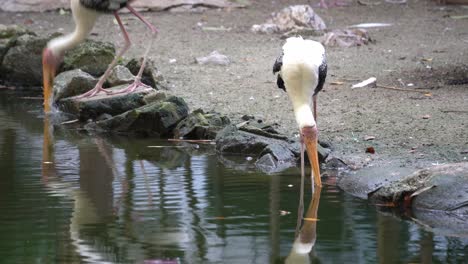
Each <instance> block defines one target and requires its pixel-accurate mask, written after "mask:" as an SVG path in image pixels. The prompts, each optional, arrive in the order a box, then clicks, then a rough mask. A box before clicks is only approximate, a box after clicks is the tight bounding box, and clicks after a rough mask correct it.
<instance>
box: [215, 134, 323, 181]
mask: <svg viewBox="0 0 468 264" xmlns="http://www.w3.org/2000/svg"><path fill="white" fill-rule="evenodd" d="M241 129H242V130H241ZM216 149H217V151H218V152H220V153H221V154H223V155H226V154H227V155H250V156H253V157H254V159H255V166H256V167H257V168H258V169H259V170H261V171H263V172H267V173H272V172H277V171H281V170H284V169H286V168H289V167H293V166H296V165H297V163H298V161H299V158H300V145H299V143H298V142H297V141H291V140H288V139H287V137H285V136H284V135H276V134H271V133H268V132H266V131H264V130H261V129H258V128H256V127H252V126H250V127H249V126H243V127H242V128H237V127H236V126H234V125H229V126H227V127H226V128H224V129H223V130H221V131H220V132H219V133H218V135H217V137H216ZM321 150H322V153H320V152H319V157H320V160H321V161H322V162H323V161H324V160H325V158H326V156H327V155H328V153H329V150H325V149H321Z"/></svg>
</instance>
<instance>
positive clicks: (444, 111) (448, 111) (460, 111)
mask: <svg viewBox="0 0 468 264" xmlns="http://www.w3.org/2000/svg"><path fill="white" fill-rule="evenodd" d="M440 111H441V112H442V113H468V110H440Z"/></svg>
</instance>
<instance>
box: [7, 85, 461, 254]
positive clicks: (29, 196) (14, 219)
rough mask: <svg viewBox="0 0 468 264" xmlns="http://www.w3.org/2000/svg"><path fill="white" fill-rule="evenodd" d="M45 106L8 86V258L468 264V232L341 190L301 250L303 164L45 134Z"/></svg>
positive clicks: (331, 191)
mask: <svg viewBox="0 0 468 264" xmlns="http://www.w3.org/2000/svg"><path fill="white" fill-rule="evenodd" d="M40 105H41V102H40V101H38V100H30V99H20V98H18V97H12V96H10V95H8V94H7V93H0V175H1V176H0V263H54V262H56V263H57V262H58V263H81V262H85V263H86V262H89V263H175V262H174V261H179V263H284V262H285V261H289V263H377V262H379V263H430V262H431V260H432V261H433V262H434V263H468V258H467V255H468V239H467V238H459V237H445V236H439V235H437V234H433V233H431V232H428V231H425V229H423V228H421V227H420V226H419V225H417V224H415V223H413V222H409V221H403V220H400V219H398V218H395V217H392V216H388V215H384V214H381V213H378V212H377V211H376V210H375V208H374V207H373V206H370V205H367V204H366V202H364V201H361V200H358V199H356V198H353V197H351V196H349V195H346V194H343V193H342V192H340V191H339V190H337V189H336V188H335V187H331V186H326V187H324V188H323V190H322V192H321V197H320V204H319V207H318V216H316V217H318V218H319V221H318V222H315V221H313V219H312V218H313V217H314V216H315V215H313V212H312V217H309V216H310V215H309V214H308V215H307V216H306V220H307V219H308V220H311V221H306V223H307V224H306V225H305V226H304V228H303V233H301V234H303V236H302V238H303V241H302V242H303V245H302V246H300V245H298V244H297V243H296V244H295V246H294V248H293V242H294V234H295V229H296V221H297V214H296V213H297V203H298V196H299V180H300V177H299V172H298V170H289V171H287V172H283V173H280V174H276V175H264V174H260V173H256V172H254V171H251V172H245V171H239V170H236V169H235V168H234V167H235V166H234V165H233V163H228V162H224V163H223V162H221V161H220V160H219V159H218V158H217V157H216V155H213V154H212V151H210V150H209V147H204V146H200V147H199V148H197V147H196V145H175V144H172V143H168V142H161V141H157V140H154V139H138V140H137V139H127V138H125V137H113V138H106V137H102V136H101V137H99V136H90V135H87V134H84V133H80V132H77V131H70V130H64V129H55V131H46V132H45V133H46V136H45V134H44V122H43V117H42V115H41V108H40ZM44 140H45V141H46V144H44ZM47 141H49V143H47ZM148 146H166V147H159V148H149V147H148ZM223 164H231V165H228V166H226V165H223ZM229 166H231V168H229ZM307 190H308V189H307ZM307 194H308V195H307V199H306V204H305V207H306V209H307V208H308V207H309V201H310V199H311V196H310V193H309V192H307ZM310 212H311V211H308V213H310ZM314 240H315V245H314V247H313V249H312V251H311V252H310V253H307V252H308V248H309V247H308V246H307V244H309V245H310V243H311V242H313V241H314ZM300 252H302V253H300ZM171 260H172V262H171ZM164 261H165V262H164Z"/></svg>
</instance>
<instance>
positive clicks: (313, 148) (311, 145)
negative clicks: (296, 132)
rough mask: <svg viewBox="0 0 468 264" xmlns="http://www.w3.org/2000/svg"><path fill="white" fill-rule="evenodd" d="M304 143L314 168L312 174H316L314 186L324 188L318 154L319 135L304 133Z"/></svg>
mask: <svg viewBox="0 0 468 264" xmlns="http://www.w3.org/2000/svg"><path fill="white" fill-rule="evenodd" d="M303 135H304V143H305V145H306V149H307V156H308V157H309V161H310V165H311V166H312V172H313V174H314V184H315V185H316V186H319V187H322V180H321V179H320V167H319V159H318V153H317V144H318V143H317V136H316V135H317V134H315V135H314V134H313V133H303Z"/></svg>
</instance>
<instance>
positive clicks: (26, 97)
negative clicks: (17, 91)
mask: <svg viewBox="0 0 468 264" xmlns="http://www.w3.org/2000/svg"><path fill="white" fill-rule="evenodd" d="M20 99H26V100H44V98H43V97H33V96H24V97H20Z"/></svg>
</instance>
